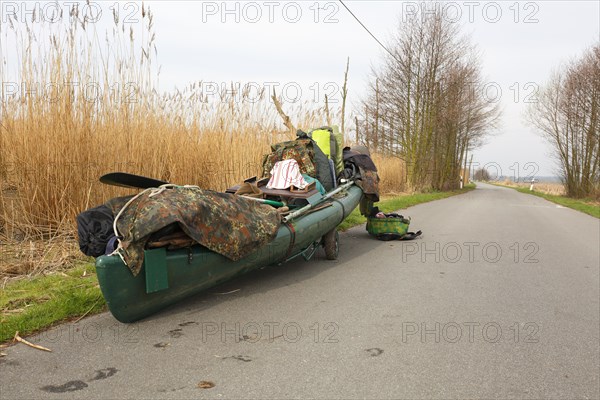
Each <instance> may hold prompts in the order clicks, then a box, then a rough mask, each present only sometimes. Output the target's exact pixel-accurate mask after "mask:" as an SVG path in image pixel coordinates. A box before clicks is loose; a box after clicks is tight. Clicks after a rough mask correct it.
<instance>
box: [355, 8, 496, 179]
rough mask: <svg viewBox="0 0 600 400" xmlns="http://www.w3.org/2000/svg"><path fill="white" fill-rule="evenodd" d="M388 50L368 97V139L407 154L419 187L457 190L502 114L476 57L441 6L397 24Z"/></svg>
mask: <svg viewBox="0 0 600 400" xmlns="http://www.w3.org/2000/svg"><path fill="white" fill-rule="evenodd" d="M389 48H390V52H391V54H390V55H388V56H386V57H385V59H384V62H383V65H382V67H380V68H379V69H377V70H373V72H372V79H371V85H370V89H369V93H368V96H367V97H366V99H365V100H364V107H363V108H364V109H365V115H364V119H365V127H368V128H369V129H365V131H364V132H363V133H364V139H363V141H364V142H366V143H369V144H371V145H372V146H373V147H375V150H378V151H382V152H385V153H389V154H392V155H397V156H398V157H400V158H402V159H404V161H405V162H406V166H407V182H408V184H409V186H411V187H412V188H413V189H416V190H421V189H427V188H434V189H448V188H454V187H457V186H458V185H459V182H460V170H461V165H462V163H463V161H464V159H465V158H466V153H467V151H468V150H469V149H473V148H475V147H476V146H478V145H479V144H480V143H481V138H482V137H483V136H484V135H485V134H486V133H488V132H489V131H490V130H491V128H493V127H494V123H495V122H496V120H497V118H498V116H499V111H498V108H497V107H496V106H495V105H494V104H490V103H489V102H487V101H486V99H485V96H484V93H483V90H481V88H482V87H483V82H482V78H481V73H480V63H479V60H478V58H477V54H476V52H475V50H474V48H473V46H472V45H471V44H470V43H469V41H468V40H467V39H466V38H465V37H463V36H461V35H460V31H459V26H458V25H457V24H453V23H451V22H449V21H448V20H447V19H445V18H443V15H442V14H441V12H440V11H439V8H438V11H437V12H435V13H427V14H424V15H419V16H415V18H412V19H409V20H408V21H403V22H402V23H401V24H399V28H398V31H397V33H396V36H395V38H394V40H393V42H392V43H391V45H390V46H389Z"/></svg>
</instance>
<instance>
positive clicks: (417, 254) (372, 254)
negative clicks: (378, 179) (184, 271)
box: [0, 184, 600, 399]
mask: <svg viewBox="0 0 600 400" xmlns="http://www.w3.org/2000/svg"><path fill="white" fill-rule="evenodd" d="M403 212H404V214H405V215H410V216H411V217H412V221H413V224H412V226H411V228H413V229H422V230H423V232H424V236H423V238H422V239H419V240H415V241H412V242H393V243H390V242H379V241H376V240H374V239H372V238H370V237H369V236H368V235H367V233H366V232H365V230H364V226H360V227H356V228H354V229H352V230H350V231H349V232H347V233H345V234H342V235H341V249H340V258H339V260H337V261H326V260H325V259H324V255H323V254H322V253H320V254H319V256H318V257H317V258H316V259H313V260H312V261H310V262H305V261H303V260H301V261H296V262H292V263H288V264H286V265H283V266H281V267H272V268H266V269H263V270H260V271H257V272H255V273H251V274H250V275H247V276H245V277H243V278H240V279H238V280H235V281H232V282H229V283H227V284H225V285H223V286H220V287H218V288H215V289H213V290H210V291H209V292H208V293H206V294H203V295H199V296H196V297H194V298H192V299H190V300H188V301H185V302H183V303H181V304H179V305H177V306H175V307H171V308H169V309H168V310H166V311H164V312H162V313H160V314H158V315H155V316H153V317H151V318H148V319H146V320H144V321H141V322H139V323H135V324H130V325H124V324H120V323H118V322H117V321H116V320H115V319H114V318H113V317H112V316H111V315H110V314H108V313H105V314H101V315H97V316H94V317H91V318H86V319H84V320H82V321H79V322H78V323H75V324H65V325H61V326H59V327H56V328H55V329H52V330H50V331H48V332H45V333H42V334H40V335H37V336H34V337H32V338H31V339H30V340H31V341H32V342H35V343H38V344H42V345H44V346H47V347H49V348H51V349H52V350H53V352H52V353H46V352H41V351H38V350H35V349H32V348H29V347H27V346H25V345H22V344H19V345H16V346H13V347H10V348H8V349H5V350H4V351H5V352H6V353H8V356H6V357H3V358H1V359H0V390H1V393H0V398H2V399H17V398H18V399H22V398H43V399H55V398H56V399H58V398H60V399H71V398H85V399H95V398H107V399H108V398H111V399H121V398H173V399H175V398H177V399H179V398H315V397H316V398H323V397H326V398H365V397H366V398H427V399H429V398H444V399H448V398H460V399H465V398H519V399H523V398H531V399H533V398H564V399H573V398H593V399H598V398H599V397H600V380H599V376H600V323H599V315H600V309H599V299H600V293H599V286H600V277H599V267H600V265H599V264H600V254H599V253H600V221H599V220H598V219H595V218H593V217H590V216H587V215H584V214H582V213H579V212H577V211H573V210H570V209H567V208H562V207H560V206H557V205H555V204H552V203H549V202H547V201H545V200H543V199H540V198H537V197H534V196H529V195H525V194H520V193H518V192H516V191H513V190H511V189H505V188H499V187H494V186H489V185H482V184H481V185H479V188H478V189H477V190H475V191H473V192H470V193H467V194H465V195H461V196H456V197H452V198H449V199H446V200H441V201H437V202H433V203H428V204H422V205H419V206H416V207H412V208H410V209H408V210H404V211H403ZM202 381H206V382H210V383H209V384H206V385H208V386H210V385H211V384H214V387H212V388H207V389H203V388H199V387H198V384H199V383H200V382H202Z"/></svg>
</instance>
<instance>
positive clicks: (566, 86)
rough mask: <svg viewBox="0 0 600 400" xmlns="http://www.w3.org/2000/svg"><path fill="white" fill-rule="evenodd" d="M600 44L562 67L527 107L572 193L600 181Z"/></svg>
mask: <svg viewBox="0 0 600 400" xmlns="http://www.w3.org/2000/svg"><path fill="white" fill-rule="evenodd" d="M599 116H600V43H598V44H596V45H595V46H593V47H592V48H590V49H589V50H587V51H586V52H585V54H584V55H583V56H582V57H581V58H579V59H578V60H575V61H572V62H570V63H569V64H567V65H566V66H565V67H563V68H562V69H560V70H558V71H557V72H555V73H554V74H553V76H552V77H551V78H550V80H549V81H548V83H547V84H546V86H545V87H544V88H543V89H542V90H541V92H540V96H539V101H538V102H536V103H533V104H532V105H531V107H530V109H529V113H528V120H529V121H530V122H531V124H532V125H533V126H535V127H536V128H537V129H538V130H539V131H540V132H541V134H542V135H543V137H544V138H546V139H547V140H548V141H549V142H550V143H551V144H552V146H553V147H554V150H555V154H556V156H557V158H558V160H559V163H560V168H561V174H562V178H563V182H564V184H565V189H566V192H567V195H568V196H571V197H578V198H580V197H586V196H589V195H591V194H592V193H593V192H594V191H595V190H598V187H599V186H600V155H599V153H600V149H599V147H600V125H599Z"/></svg>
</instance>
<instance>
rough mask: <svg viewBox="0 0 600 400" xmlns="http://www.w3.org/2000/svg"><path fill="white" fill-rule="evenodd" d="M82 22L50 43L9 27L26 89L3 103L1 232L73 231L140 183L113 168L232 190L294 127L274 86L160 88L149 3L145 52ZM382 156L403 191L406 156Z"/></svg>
mask: <svg viewBox="0 0 600 400" xmlns="http://www.w3.org/2000/svg"><path fill="white" fill-rule="evenodd" d="M75 21H76V22H73V23H71V24H69V25H68V26H64V27H59V28H57V27H46V28H44V29H47V31H44V32H45V34H46V35H45V36H44V37H47V36H49V37H50V40H48V41H44V40H41V39H38V36H36V35H35V33H34V32H33V31H32V30H30V29H29V28H28V29H27V30H26V31H25V32H24V31H23V30H19V29H18V28H14V29H12V30H10V29H9V28H7V27H6V26H5V27H4V31H3V32H0V34H2V35H4V36H5V37H9V36H12V37H14V38H15V39H16V40H15V43H16V45H17V46H18V47H19V54H20V57H21V58H20V59H18V60H10V62H12V63H13V64H15V63H16V69H17V76H16V78H15V79H12V78H10V77H8V76H5V75H7V74H8V72H7V71H4V70H2V71H0V77H1V78H2V79H3V81H4V82H11V81H12V82H15V83H18V85H19V92H18V93H17V95H9V94H8V93H6V91H7V90H8V89H11V90H12V89H14V87H7V86H6V85H5V86H3V93H2V104H1V109H0V119H1V126H0V237H4V240H6V239H7V238H17V239H22V238H29V237H40V235H41V236H43V237H51V236H53V235H56V234H58V233H65V232H68V233H69V232H70V233H72V232H74V227H75V224H74V218H75V216H76V215H77V214H78V213H79V212H81V211H82V210H85V209H87V208H89V207H92V206H95V205H98V204H101V203H103V202H105V201H106V200H108V199H109V198H111V197H115V196H117V195H123V194H128V193H133V192H132V191H130V190H127V189H122V188H115V187H111V186H106V185H102V184H100V183H99V182H98V177H99V176H101V175H103V174H105V173H108V172H113V171H123V172H130V173H135V174H140V175H146V176H151V177H156V178H159V179H162V180H166V181H170V182H174V183H180V184H196V185H199V186H201V187H204V188H210V189H215V190H223V189H224V188H226V187H227V186H229V185H232V184H234V183H237V182H240V181H241V180H243V179H244V178H247V177H249V176H253V175H259V174H260V172H261V161H262V156H263V155H264V154H265V153H267V152H268V151H269V145H270V144H271V143H274V142H279V141H283V140H288V139H289V138H290V137H291V135H290V133H289V132H286V131H285V129H284V128H283V125H282V123H281V121H280V117H279V115H278V114H277V112H276V110H275V107H273V105H272V103H271V100H270V98H269V94H267V93H262V95H261V97H260V99H258V101H246V100H247V97H248V93H244V92H242V93H240V94H239V96H231V95H229V97H228V94H227V93H226V92H223V93H222V96H221V97H220V98H219V99H217V100H215V99H212V100H207V99H206V96H205V93H202V92H201V90H200V88H201V86H202V85H200V84H199V83H196V84H191V85H190V86H188V87H187V88H185V89H183V90H180V91H175V92H171V93H166V94H159V93H157V91H156V87H157V80H158V72H157V69H156V65H155V60H154V57H156V55H157V53H156V47H155V44H154V38H155V35H154V32H153V16H152V14H151V13H149V12H146V13H145V14H144V17H143V21H144V24H145V33H144V34H143V35H142V36H143V38H142V40H141V50H139V51H138V50H136V49H139V47H138V46H139V41H138V40H137V39H134V35H133V31H128V30H127V28H126V26H125V25H123V24H121V25H119V22H118V21H115V28H116V29H114V30H113V34H112V38H111V39H110V42H109V41H108V40H107V43H106V46H105V47H104V48H102V47H101V46H98V43H99V40H98V34H97V33H93V32H92V33H90V31H91V30H89V29H88V30H86V25H85V20H82V19H75ZM7 29H8V31H7ZM3 58H4V56H3ZM2 61H4V60H2ZM73 82H75V83H76V85H74V84H72V83H73ZM67 83H68V84H67ZM25 87H26V88H29V90H23V88H25ZM35 88H37V89H38V90H37V91H34V90H32V89H35ZM253 100H256V99H253ZM284 106H285V105H284ZM290 116H291V117H292V118H293V119H294V121H295V124H296V125H297V126H300V127H306V128H308V127H311V126H313V127H314V126H320V125H323V124H324V121H325V120H326V117H325V115H324V110H323V109H321V108H315V107H314V106H312V105H310V104H306V103H305V104H301V105H298V106H296V107H294V108H293V109H292V110H291V112H290ZM337 117H339V113H338V115H337ZM282 131H283V133H282ZM376 161H377V162H378V163H379V165H380V172H381V176H382V189H383V190H384V191H396V192H398V191H402V190H403V180H404V179H403V177H404V166H403V164H402V162H401V161H399V160H397V159H386V158H385V157H376ZM0 240H2V239H1V238H0Z"/></svg>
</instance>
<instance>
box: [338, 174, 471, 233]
mask: <svg viewBox="0 0 600 400" xmlns="http://www.w3.org/2000/svg"><path fill="white" fill-rule="evenodd" d="M473 189H475V184H474V183H471V184H468V185H465V187H464V189H459V190H452V191H449V192H428V193H416V194H411V195H405V196H394V197H390V198H386V199H382V200H381V201H379V202H378V203H376V205H377V207H379V209H380V210H381V211H383V212H385V213H388V212H392V211H396V210H400V209H402V208H407V207H411V206H415V205H417V204H421V203H427V202H430V201H434V200H441V199H445V198H447V197H451V196H454V195H457V194H461V193H465V192H468V191H470V190H473ZM366 222H367V218H365V217H363V216H362V215H360V211H359V209H358V208H356V209H355V210H354V211H352V213H350V215H348V216H347V217H346V219H345V220H344V222H342V223H341V224H340V226H339V227H338V229H339V230H341V231H345V230H348V229H350V228H352V227H353V226H356V225H360V224H364V223H366Z"/></svg>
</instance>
